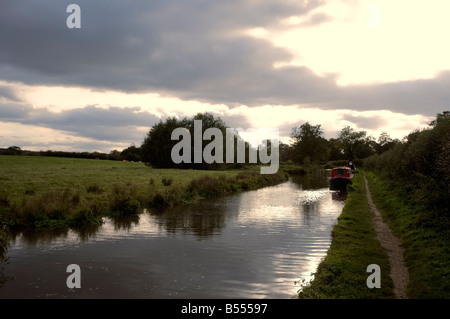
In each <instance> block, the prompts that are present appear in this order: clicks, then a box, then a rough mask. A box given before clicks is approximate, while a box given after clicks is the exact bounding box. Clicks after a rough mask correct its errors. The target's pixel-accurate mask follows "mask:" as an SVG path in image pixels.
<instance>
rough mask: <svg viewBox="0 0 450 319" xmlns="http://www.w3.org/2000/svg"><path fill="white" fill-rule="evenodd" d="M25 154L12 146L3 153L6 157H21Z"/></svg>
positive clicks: (17, 147)
mask: <svg viewBox="0 0 450 319" xmlns="http://www.w3.org/2000/svg"><path fill="white" fill-rule="evenodd" d="M22 153H23V151H22V149H21V148H20V147H19V146H10V147H8V148H7V149H6V151H4V152H3V154H5V155H21V154H22Z"/></svg>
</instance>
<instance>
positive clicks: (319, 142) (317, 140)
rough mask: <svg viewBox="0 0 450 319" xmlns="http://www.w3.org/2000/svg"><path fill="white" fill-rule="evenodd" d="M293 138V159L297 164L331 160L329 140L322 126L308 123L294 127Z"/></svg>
mask: <svg viewBox="0 0 450 319" xmlns="http://www.w3.org/2000/svg"><path fill="white" fill-rule="evenodd" d="M291 137H292V138H293V139H294V143H293V152H294V156H293V159H294V161H295V162H297V163H300V164H304V161H305V160H307V161H311V162H317V161H321V160H327V159H328V158H329V149H328V147H327V140H326V139H325V138H324V132H323V130H322V128H321V127H320V125H311V124H309V123H308V122H306V123H304V124H302V125H300V126H299V127H294V128H293V129H292V133H291Z"/></svg>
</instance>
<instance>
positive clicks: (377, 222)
mask: <svg viewBox="0 0 450 319" xmlns="http://www.w3.org/2000/svg"><path fill="white" fill-rule="evenodd" d="M364 182H365V184H366V192H367V201H368V203H369V206H370V209H371V210H372V211H373V212H374V213H375V217H374V218H373V222H374V227H375V230H376V232H377V238H378V240H379V241H380V243H381V245H382V246H383V247H384V249H386V252H387V254H388V257H389V264H390V268H391V273H390V276H391V278H392V281H393V282H394V293H395V296H396V298H398V299H407V298H408V296H407V295H406V287H407V286H408V281H409V274H408V268H407V267H406V264H405V261H404V259H403V248H402V246H401V242H400V240H399V239H398V238H397V237H395V236H394V234H393V233H392V231H391V229H390V228H389V226H388V225H387V224H386V223H384V222H383V218H382V217H381V214H380V212H379V211H378V209H377V208H376V206H375V204H374V202H373V200H372V196H371V194H370V190H369V183H368V182H367V178H366V176H365V175H364Z"/></svg>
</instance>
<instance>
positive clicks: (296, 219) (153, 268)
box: [0, 172, 345, 298]
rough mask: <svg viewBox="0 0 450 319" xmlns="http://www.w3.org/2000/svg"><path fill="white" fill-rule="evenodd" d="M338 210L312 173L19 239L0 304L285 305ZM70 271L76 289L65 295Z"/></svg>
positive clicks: (321, 178)
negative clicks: (76, 270) (189, 301)
mask: <svg viewBox="0 0 450 319" xmlns="http://www.w3.org/2000/svg"><path fill="white" fill-rule="evenodd" d="M344 202H345V199H344V196H343V195H342V194H337V193H336V192H331V191H330V190H329V189H328V177H327V173H326V172H316V173H313V174H306V175H301V176H293V177H292V179H291V180H290V181H289V182H286V183H283V184H280V185H278V186H274V187H266V188H263V189H260V190H256V191H250V192H245V193H241V194H237V195H234V196H229V197H224V198H216V199H208V200H204V201H201V202H199V203H196V204H192V205H183V206H178V207H174V208H169V209H165V210H159V211H155V210H150V209H149V210H146V211H145V212H144V213H142V214H140V215H134V216H127V217H125V218H105V220H104V221H105V223H104V224H103V225H101V226H98V227H95V228H84V229H62V230H57V231H46V232H36V231H35V232H30V231H27V232H23V233H17V234H15V235H14V238H13V239H12V241H11V248H10V255H11V263H10V264H9V265H7V266H6V267H5V271H6V273H8V274H10V275H13V276H14V278H15V279H14V280H13V281H11V282H8V283H7V284H5V286H4V287H3V288H1V289H0V298H14V297H23V298H27V297H31V298H36V297H42V296H47V297H48V296H50V297H53V298H61V297H62V296H64V297H73V298H77V297H83V298H290V297H291V296H292V295H293V294H294V293H295V292H296V291H297V289H298V287H296V286H295V284H294V283H295V281H297V280H298V279H299V278H306V279H307V278H309V277H308V276H310V274H311V273H312V272H314V271H315V268H316V267H317V265H318V263H319V262H320V259H321V258H323V257H324V255H325V253H326V251H327V249H328V247H329V243H330V233H331V228H332V226H333V225H334V223H335V221H336V218H337V216H339V214H340V212H341V210H342V207H343V205H344ZM72 263H76V264H79V265H80V267H81V268H82V273H83V289H80V290H75V291H71V292H68V291H67V289H65V288H64V283H65V279H66V272H65V267H66V266H67V265H68V264H72ZM61 282H62V284H61ZM36 287H37V288H36Z"/></svg>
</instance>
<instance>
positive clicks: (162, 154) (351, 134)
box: [0, 111, 449, 169]
mask: <svg viewBox="0 0 450 319" xmlns="http://www.w3.org/2000/svg"><path fill="white" fill-rule="evenodd" d="M448 116H449V115H448V111H445V112H443V113H442V114H439V115H438V116H437V118H436V120H435V121H433V122H432V123H430V125H431V127H432V128H434V127H439V128H440V127H441V126H443V124H442V123H441V122H445V121H446V119H447V118H448ZM194 120H201V121H202V135H203V133H204V132H205V130H206V129H208V128H218V129H219V130H220V131H221V132H222V135H223V137H225V136H226V129H227V125H226V123H225V122H224V121H223V120H222V119H221V118H220V117H214V115H213V114H211V113H208V112H206V113H198V114H197V115H195V116H194V117H192V118H182V119H177V118H175V117H171V118H168V119H166V120H165V121H162V120H160V121H159V122H158V123H156V124H155V125H153V127H151V128H150V129H149V131H148V133H147V136H146V137H145V139H144V141H143V143H142V145H141V146H135V145H134V144H133V145H131V146H129V147H128V148H126V149H124V150H122V151H118V150H112V151H111V152H110V153H109V154H106V153H100V152H81V153H77V152H64V151H51V150H48V151H39V152H33V151H25V150H21V149H20V147H18V146H11V147H9V148H7V149H0V155H1V154H3V155H40V156H55V157H74V158H88V159H103V160H118V161H124V160H126V161H136V162H137V161H142V162H145V163H146V164H147V165H149V166H153V167H156V168H194V169H227V168H241V167H243V166H245V165H249V164H253V163H250V162H249V150H250V148H251V146H250V144H249V143H248V141H245V142H244V144H245V162H244V163H238V161H237V154H236V152H237V147H236V146H235V154H234V162H233V163H228V164H227V163H226V160H225V156H226V150H225V149H224V150H223V156H224V160H223V162H224V163H222V164H221V163H212V164H207V163H205V162H204V161H203V162H202V163H194V161H191V162H192V163H180V164H176V163H174V162H173V161H172V158H171V151H172V148H173V147H174V145H176V144H177V143H179V140H172V139H171V135H172V132H173V130H174V129H176V128H180V127H181V128H186V129H187V130H188V131H189V133H190V135H191V143H192V144H191V148H192V151H191V154H192V156H193V154H194V151H193V148H194V145H193V140H194ZM426 134H429V133H424V132H419V131H416V132H413V133H411V134H410V135H408V136H407V137H405V138H404V139H403V140H402V141H400V140H399V139H392V138H391V137H390V136H389V135H388V134H387V133H386V132H382V133H381V134H380V136H379V137H378V139H375V138H374V137H373V136H370V135H369V134H368V133H367V132H366V131H357V130H355V129H353V128H351V127H350V126H347V127H344V128H342V129H341V131H340V132H339V135H338V137H337V138H330V139H326V138H325V136H324V131H323V129H322V127H321V125H312V124H310V123H309V122H306V123H303V124H301V125H299V126H296V127H293V128H292V131H291V135H290V137H291V142H290V143H289V144H286V143H282V142H280V143H279V156H280V163H296V164H300V165H302V164H304V165H307V164H310V163H318V164H325V163H329V162H332V163H333V162H335V163H345V162H347V161H349V160H351V161H353V162H355V163H356V164H357V165H362V164H363V160H364V159H367V158H372V160H371V161H372V162H373V158H376V157H377V156H381V155H382V154H386V153H388V154H393V152H399V150H400V149H403V148H405V147H407V145H409V144H410V143H411V141H412V140H414V139H415V138H417V136H422V135H426ZM430 134H431V133H430ZM237 139H241V140H242V138H241V137H238V136H236V137H235V145H236V142H237ZM419 140H422V138H421V139H419ZM211 142H212V141H211V140H203V139H202V149H204V148H205V146H206V145H208V144H209V143H211ZM223 145H224V148H225V146H226V143H223ZM422 146H423V147H426V146H425V145H422ZM422 146H421V147H422ZM260 147H261V146H260ZM264 147H268V148H269V149H270V141H268V142H266V143H265V144H264ZM417 148H418V149H420V147H419V146H417ZM423 152H425V153H426V154H434V152H431V153H427V151H425V150H423ZM269 154H270V151H269ZM402 155H403V154H402ZM409 155H410V154H408V156H409ZM387 156H391V155H385V156H383V158H385V157H387ZM380 161H381V159H380ZM383 165H384V164H383ZM391 165H396V164H393V163H391ZM424 165H425V166H426V167H428V165H426V163H424ZM436 165H437V164H436ZM441 166H442V165H441ZM427 169H428V168H427Z"/></svg>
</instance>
